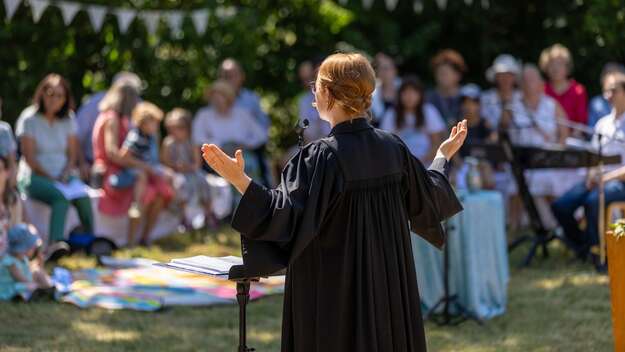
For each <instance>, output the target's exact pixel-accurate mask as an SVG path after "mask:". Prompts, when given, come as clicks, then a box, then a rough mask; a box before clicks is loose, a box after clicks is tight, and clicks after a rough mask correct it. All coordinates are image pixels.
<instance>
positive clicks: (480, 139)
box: [457, 83, 494, 157]
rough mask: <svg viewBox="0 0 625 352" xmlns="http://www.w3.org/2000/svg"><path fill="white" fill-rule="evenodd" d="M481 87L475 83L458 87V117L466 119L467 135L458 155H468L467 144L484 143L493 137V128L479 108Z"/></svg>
mask: <svg viewBox="0 0 625 352" xmlns="http://www.w3.org/2000/svg"><path fill="white" fill-rule="evenodd" d="M480 94H481V89H480V87H479V86H478V85H477V84H473V83H469V84H467V85H464V86H463V87H462V88H460V91H459V92H458V95H459V96H460V110H459V112H458V115H457V116H458V117H457V118H458V119H466V120H467V137H466V139H465V141H464V145H463V146H462V147H461V148H460V156H462V157H465V156H467V155H468V146H470V145H471V144H473V143H486V142H488V141H491V140H493V139H494V136H493V129H492V128H491V127H490V126H489V125H488V122H486V119H484V118H482V115H481V109H480Z"/></svg>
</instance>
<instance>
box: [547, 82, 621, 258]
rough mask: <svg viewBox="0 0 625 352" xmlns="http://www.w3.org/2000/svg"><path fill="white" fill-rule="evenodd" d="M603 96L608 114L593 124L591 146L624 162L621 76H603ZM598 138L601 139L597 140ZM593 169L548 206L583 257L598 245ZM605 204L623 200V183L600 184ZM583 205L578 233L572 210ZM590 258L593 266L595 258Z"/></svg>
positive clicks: (595, 189) (597, 193) (606, 168)
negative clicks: (582, 214)
mask: <svg viewBox="0 0 625 352" xmlns="http://www.w3.org/2000/svg"><path fill="white" fill-rule="evenodd" d="M603 94H604V96H605V98H606V99H607V101H608V102H609V103H610V105H611V106H612V112H610V114H608V115H606V116H604V117H602V118H601V119H600V120H599V121H598V122H597V124H596V125H595V133H596V134H595V135H594V136H593V139H592V143H593V145H594V146H595V147H596V148H598V147H599V144H601V147H602V149H603V153H604V154H605V155H612V154H620V155H621V157H622V158H623V159H622V160H625V123H624V119H625V75H624V74H622V73H615V74H611V75H608V76H606V78H605V80H604V84H603ZM599 135H602V136H603V137H602V138H599ZM617 167H618V166H615V165H608V166H605V167H604V169H605V171H608V170H611V169H614V168H617ZM592 171H595V170H594V169H593V170H591V172H589V174H588V178H587V180H586V182H581V183H579V184H577V185H575V186H574V187H573V188H571V189H570V190H569V191H568V192H566V194H564V195H563V196H562V197H560V198H559V199H557V200H556V201H555V202H554V203H553V204H552V210H553V214H554V215H555V217H556V219H557V220H558V222H559V223H560V225H561V226H562V229H563V230H564V234H565V236H566V238H568V240H569V241H570V242H571V243H572V244H573V245H574V246H575V249H576V251H577V255H578V256H579V257H580V258H586V257H587V256H588V254H589V253H590V250H591V248H592V247H593V246H595V245H597V244H598V242H599V236H598V229H597V224H598V215H599V191H598V187H597V185H598V177H600V175H599V174H598V173H597V172H592ZM604 186H605V187H604V191H605V205H606V206H608V205H609V204H610V203H611V202H615V201H625V183H624V182H623V181H618V180H615V181H610V182H608V183H606V184H605V185H604ZM581 206H583V207H584V214H585V217H586V229H585V230H582V228H581V227H580V225H579V223H578V222H577V219H576V218H575V215H574V214H575V211H576V210H577V208H579V207H581ZM593 259H595V263H597V261H596V259H597V257H596V255H594V254H593Z"/></svg>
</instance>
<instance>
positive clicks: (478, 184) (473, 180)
mask: <svg viewBox="0 0 625 352" xmlns="http://www.w3.org/2000/svg"><path fill="white" fill-rule="evenodd" d="M464 161H465V162H466V163H467V165H469V171H468V172H467V186H468V187H469V192H475V191H479V190H480V189H482V175H481V174H480V170H479V169H478V163H479V162H478V160H477V159H476V158H473V157H467V158H465V160H464Z"/></svg>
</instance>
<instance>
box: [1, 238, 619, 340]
mask: <svg viewBox="0 0 625 352" xmlns="http://www.w3.org/2000/svg"><path fill="white" fill-rule="evenodd" d="M198 237H201V236H198V235H197V234H196V235H195V236H192V235H177V236H173V237H170V238H169V239H166V240H164V241H161V242H159V243H158V244H157V245H156V246H154V247H153V248H151V249H149V250H145V249H143V250H142V249H136V250H127V251H122V252H120V253H118V256H124V257H129V256H143V257H148V258H154V259H157V260H168V259H170V258H172V257H177V256H189V255H195V254H200V253H202V254H209V255H224V254H232V253H235V254H236V253H237V251H238V249H239V248H238V243H239V242H238V239H237V237H236V235H235V234H234V233H232V232H231V231H230V230H224V231H220V232H219V234H218V235H210V236H207V237H205V238H198ZM522 254H523V250H522V249H519V250H517V252H515V253H514V254H513V256H512V259H511V264H512V270H511V281H510V286H509V304H508V311H507V313H506V314H505V315H504V316H502V317H499V318H495V319H493V320H490V321H488V322H486V323H485V324H484V325H483V326H480V325H478V324H476V323H473V322H465V323H463V324H462V325H460V326H456V327H438V326H436V325H434V324H432V323H428V324H427V325H426V330H427V331H426V333H427V336H428V344H429V347H430V350H431V351H480V352H485V351H567V352H574V351H584V352H586V351H612V349H613V347H612V346H613V344H612V331H611V329H612V325H611V321H610V301H609V298H610V297H609V289H608V278H607V277H606V276H601V275H597V274H595V273H594V271H593V270H592V268H591V267H590V266H582V265H579V264H569V263H568V262H569V257H568V255H567V253H565V252H563V250H562V249H560V248H559V247H558V246H557V244H554V245H552V257H551V258H550V259H548V260H547V261H542V260H539V261H536V262H535V264H534V265H533V266H532V267H531V268H529V269H523V270H519V269H516V267H515V265H516V263H517V262H518V261H519V260H520V257H521V255H522ZM61 264H62V265H64V266H67V267H70V268H80V267H86V266H91V265H94V264H95V262H94V261H93V259H91V258H87V257H84V256H73V257H70V258H66V259H63V260H62V261H61ZM281 305H282V297H281V296H274V297H269V298H266V299H262V300H260V301H256V302H253V303H251V304H250V306H249V307H248V316H249V318H248V320H249V322H248V335H249V343H248V344H249V345H251V346H252V347H255V348H256V349H257V350H258V351H277V350H279V346H280V320H281V314H282V308H281ZM237 319H238V315H237V307H236V306H235V305H232V306H217V307H209V308H172V309H166V310H164V311H161V312H157V313H139V312H130V311H106V310H102V309H89V310H80V309H78V308H76V307H74V306H72V305H69V304H58V303H33V304H11V303H0V351H198V350H203V351H234V350H235V348H236V345H237V337H238V329H237V327H238V325H237V324H238V320H237Z"/></svg>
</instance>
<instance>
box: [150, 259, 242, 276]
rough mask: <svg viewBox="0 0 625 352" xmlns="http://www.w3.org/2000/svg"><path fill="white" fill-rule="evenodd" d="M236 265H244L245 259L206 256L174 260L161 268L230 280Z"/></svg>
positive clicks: (163, 264)
mask: <svg viewBox="0 0 625 352" xmlns="http://www.w3.org/2000/svg"><path fill="white" fill-rule="evenodd" d="M157 265H159V264H157ZM235 265H243V259H241V258H240V257H235V256H228V257H209V256H205V255H197V256H195V257H188V258H177V259H172V260H171V261H170V262H169V263H162V264H160V266H165V267H169V268H171V269H179V270H183V271H189V272H193V273H199V274H206V275H213V276H223V277H225V278H228V276H229V274H230V269H231V268H232V267H233V266H235Z"/></svg>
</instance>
